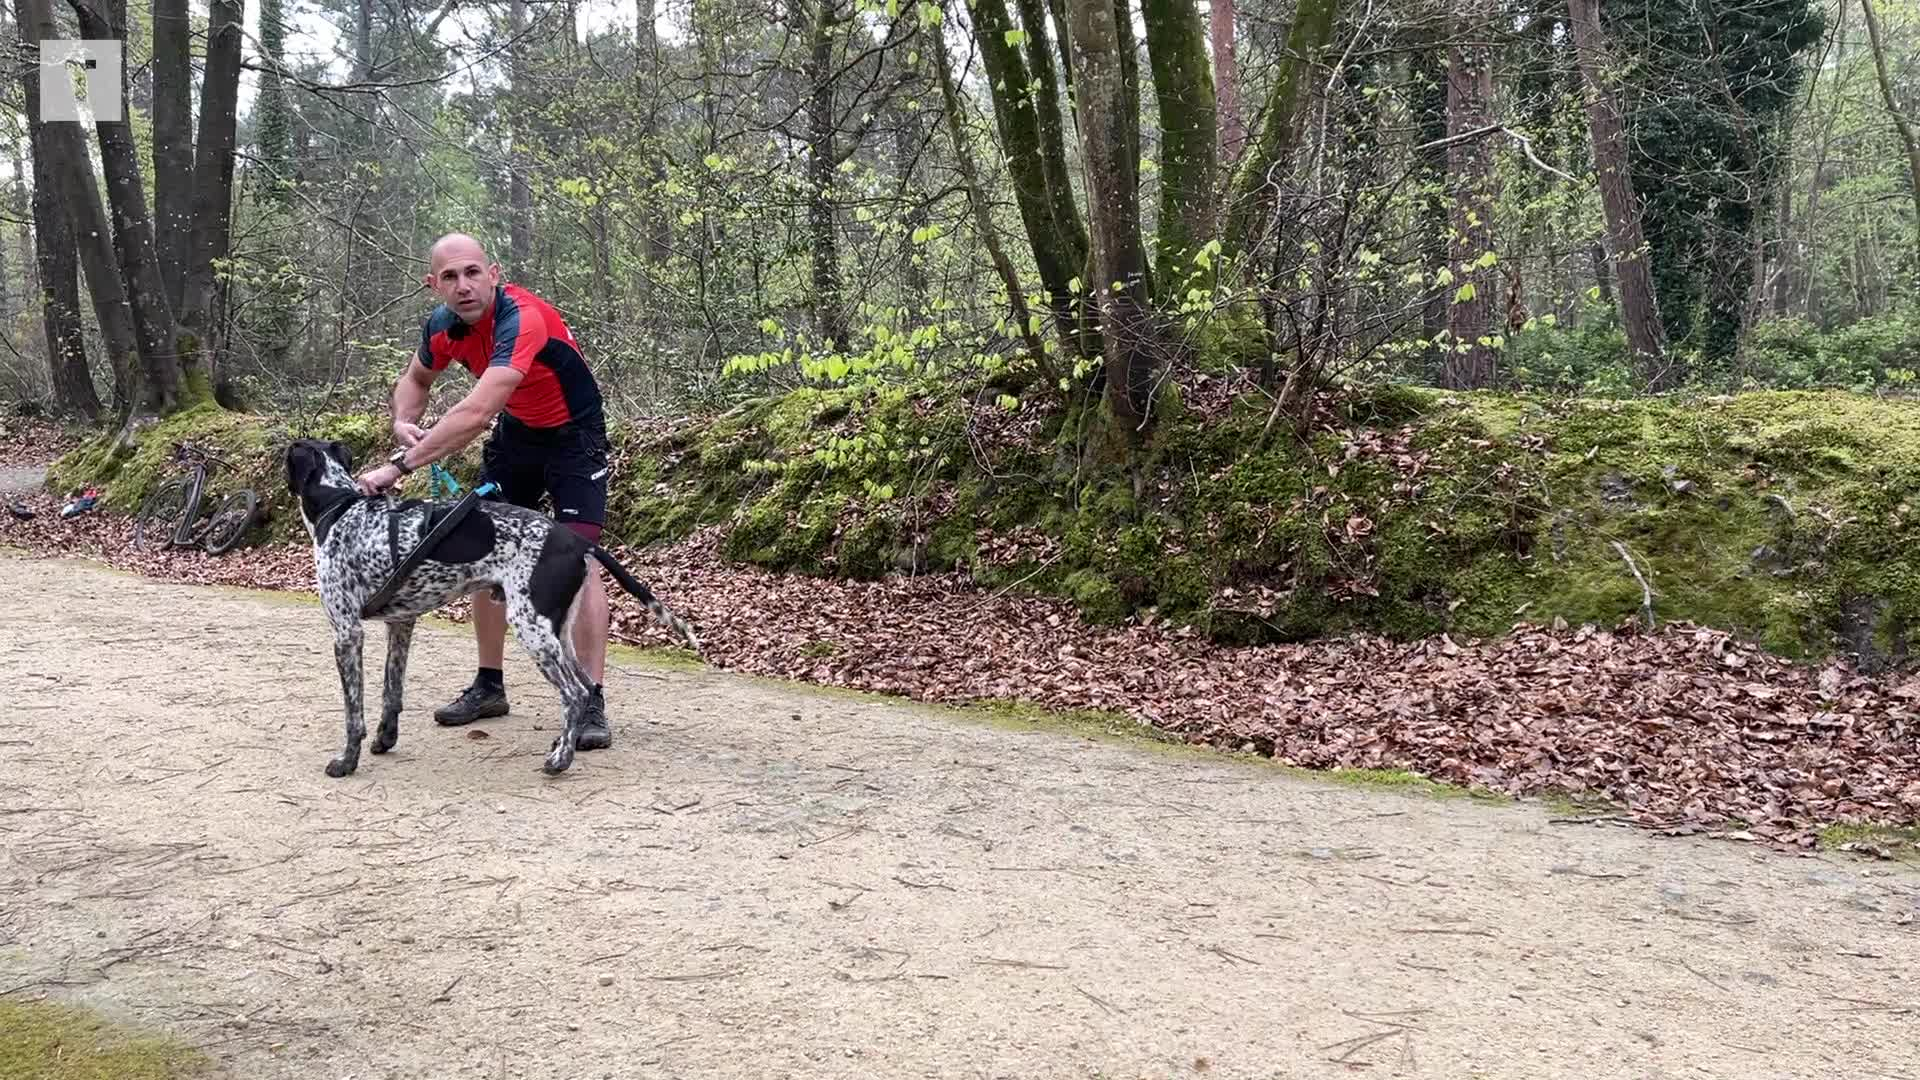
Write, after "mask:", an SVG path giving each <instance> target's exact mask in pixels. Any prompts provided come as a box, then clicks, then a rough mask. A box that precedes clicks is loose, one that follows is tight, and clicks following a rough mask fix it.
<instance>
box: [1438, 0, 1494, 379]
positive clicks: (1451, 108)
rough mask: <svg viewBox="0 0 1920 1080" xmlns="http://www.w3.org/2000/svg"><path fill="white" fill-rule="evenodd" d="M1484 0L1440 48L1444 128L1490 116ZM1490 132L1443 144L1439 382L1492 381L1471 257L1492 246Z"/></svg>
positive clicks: (1488, 285) (1484, 291) (1482, 274)
mask: <svg viewBox="0 0 1920 1080" xmlns="http://www.w3.org/2000/svg"><path fill="white" fill-rule="evenodd" d="M1485 7H1486V0H1479V2H1478V4H1477V5H1476V7H1474V8H1470V9H1469V10H1468V11H1467V12H1464V13H1463V17H1462V18H1461V20H1460V22H1459V25H1458V32H1457V35H1456V37H1457V39H1458V40H1456V43H1455V44H1454V45H1453V47H1452V48H1450V49H1448V50H1447V136H1448V137H1449V138H1452V137H1453V136H1456V135H1462V134H1465V133H1467V132H1470V131H1476V130H1479V129H1480V128H1483V127H1485V126H1486V125H1487V124H1489V123H1491V122H1492V118H1493V49H1492V47H1491V46H1489V45H1486V44H1483V43H1481V42H1479V41H1476V40H1473V39H1475V38H1479V37H1483V36H1484V33H1485V31H1484V28H1485V26H1486V25H1487V21H1486V20H1485V19H1484V18H1482V17H1481V16H1482V15H1484V13H1485ZM1493 145H1494V144H1493V140H1492V139H1491V138H1487V137H1482V138H1474V139H1462V140H1460V141H1459V142H1456V143H1453V144H1452V145H1450V146H1448V147H1447V181H1448V182H1447V187H1448V191H1449V194H1450V195H1451V198H1452V206H1453V242H1452V245H1451V250H1450V252H1449V254H1448V262H1449V264H1450V266H1451V268H1452V270H1453V273H1454V282H1455V285H1456V292H1455V294H1454V298H1453V305H1452V307H1451V308H1449V309H1448V312H1447V330H1448V335H1447V336H1448V342H1447V356H1446V360H1445V362H1444V363H1443V364H1442V365H1441V375H1440V379H1441V385H1443V386H1445V387H1446V388H1447V389H1449V390H1478V389H1484V388H1486V387H1490V386H1492V385H1493V378H1494V367H1495V354H1494V349H1493V346H1492V344H1491V342H1490V341H1489V340H1488V338H1489V336H1490V335H1491V334H1492V332H1493V327H1492V322H1493V319H1492V316H1493V288H1494V274H1493V271H1492V269H1491V268H1490V267H1485V266H1482V265H1480V264H1479V259H1480V258H1481V256H1483V255H1485V254H1486V253H1488V252H1491V251H1493V250H1494V237H1493V208H1494V197H1495V183H1496V180H1495V177H1494V171H1493Z"/></svg>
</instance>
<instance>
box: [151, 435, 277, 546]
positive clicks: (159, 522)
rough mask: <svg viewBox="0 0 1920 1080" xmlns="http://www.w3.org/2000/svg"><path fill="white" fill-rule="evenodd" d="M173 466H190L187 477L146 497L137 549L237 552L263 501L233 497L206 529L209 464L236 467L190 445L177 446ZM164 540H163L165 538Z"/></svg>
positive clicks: (244, 492) (242, 494) (243, 492)
mask: <svg viewBox="0 0 1920 1080" xmlns="http://www.w3.org/2000/svg"><path fill="white" fill-rule="evenodd" d="M172 460H173V461H174V462H175V463H176V464H178V463H186V462H190V465H189V468H188V471H187V473H186V474H185V475H184V476H176V477H174V478H173V479H171V480H168V481H167V482H166V483H164V484H161V485H160V487H159V488H158V489H157V490H155V491H154V493H153V494H152V495H149V496H147V501H146V502H145V503H144V504H142V505H141V507H140V514H139V517H137V518H136V519H135V520H134V524H133V546H134V547H136V548H139V549H140V550H142V551H146V550H151V549H152V548H155V547H157V548H161V549H165V548H170V547H200V548H204V549H206V552H207V554H209V555H224V554H226V553H227V552H229V551H232V550H233V549H234V547H235V546H236V545H238V544H239V543H240V538H241V537H242V536H244V535H246V532H247V529H248V528H249V527H250V526H252V525H253V523H254V517H255V515H256V513H258V511H259V508H260V498H259V496H258V495H256V494H254V492H253V489H251V488H241V489H240V490H239V491H235V492H231V493H229V494H228V495H227V496H225V497H224V498H222V499H221V500H220V501H219V502H218V503H216V504H215V505H214V508H213V513H212V514H211V515H209V516H208V517H207V520H206V522H205V524H202V523H201V511H202V509H203V504H202V501H201V500H202V499H203V498H204V497H205V495H206V493H207V474H208V473H209V472H211V471H212V470H211V468H210V467H209V466H210V464H212V465H221V466H225V467H226V468H227V469H229V470H233V471H237V470H234V469H233V465H232V464H231V463H229V462H227V461H225V460H224V459H222V458H221V457H219V456H218V455H217V454H214V453H213V452H211V451H208V450H204V449H201V448H199V447H196V446H189V445H188V444H186V443H174V444H173V458H172ZM162 536H164V537H165V539H164V540H161V539H159V538H160V537H162Z"/></svg>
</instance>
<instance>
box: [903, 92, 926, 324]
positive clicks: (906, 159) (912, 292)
mask: <svg viewBox="0 0 1920 1080" xmlns="http://www.w3.org/2000/svg"><path fill="white" fill-rule="evenodd" d="M893 113H894V123H893V159H894V168H895V170H896V171H897V173H898V175H899V182H900V196H901V198H903V199H905V200H906V202H907V213H906V226H907V231H906V235H904V236H902V237H901V243H900V260H901V263H902V264H903V265H904V266H905V268H906V285H907V295H908V296H910V297H913V298H914V299H915V300H929V299H931V298H932V295H933V282H932V281H931V279H929V278H928V277H927V260H926V259H925V258H924V257H923V256H921V254H920V249H919V245H918V244H915V243H914V242H913V234H914V233H915V232H918V231H919V230H921V229H923V228H925V227H926V225H927V223H928V222H929V221H931V220H933V214H932V208H931V200H929V199H928V198H927V193H926V190H925V189H924V187H922V185H921V184H919V183H918V182H917V179H918V178H917V177H916V176H915V173H916V172H918V171H919V170H918V169H917V168H916V165H917V164H918V160H919V156H920V146H921V144H922V142H923V141H924V139H925V135H926V133H925V128H924V124H925V121H926V113H925V112H924V111H919V110H914V111H909V110H906V109H902V108H898V107H895V108H894V109H893Z"/></svg>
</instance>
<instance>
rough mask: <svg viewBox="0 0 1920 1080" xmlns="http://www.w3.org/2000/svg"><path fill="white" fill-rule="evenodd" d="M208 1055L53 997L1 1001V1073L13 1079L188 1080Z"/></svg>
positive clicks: (201, 1071) (199, 1071)
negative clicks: (107, 1019)
mask: <svg viewBox="0 0 1920 1080" xmlns="http://www.w3.org/2000/svg"><path fill="white" fill-rule="evenodd" d="M209 1064H210V1063H209V1062H208V1060H207V1058H206V1057H205V1055H203V1054H201V1053H200V1051H198V1050H195V1049H194V1048H193V1047H191V1046H188V1045H187V1044H186V1043H184V1042H181V1041H180V1040H178V1039H174V1038H172V1037H168V1036H160V1035H150V1034H144V1033H141V1032H138V1031H133V1030H129V1029H126V1028H122V1027H120V1026H118V1025H115V1024H112V1023H109V1022H108V1021H106V1020H105V1019H103V1018H102V1017H100V1016H98V1015H97V1014H95V1013H93V1012H91V1011H89V1010H86V1009H82V1008H78V1007H76V1006H71V1005H61V1004H56V1003H53V1002H45V1001H41V1002H10V1001H0V1076H4V1077H7V1078H8V1080H187V1078H189V1077H193V1076H198V1075H203V1074H204V1070H205V1069H206V1067H207V1066H208V1065H209Z"/></svg>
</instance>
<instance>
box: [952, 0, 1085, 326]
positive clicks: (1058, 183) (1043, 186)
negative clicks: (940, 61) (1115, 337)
mask: <svg viewBox="0 0 1920 1080" xmlns="http://www.w3.org/2000/svg"><path fill="white" fill-rule="evenodd" d="M967 9H968V11H969V13H970V14H971V16H972V22H973V32H974V40H975V43H976V44H977V45H978V46H979V49H980V58H981V62H982V64H983V65H984V66H985V68H986V72H987V87H988V92H989V93H990V94H991V95H992V98H993V115H994V121H995V124H996V126H997V127H998V129H999V132H1000V143H1001V147H1002V149H1003V150H1004V151H1005V153H1006V158H1007V170H1008V172H1009V173H1010V174H1011V176H1012V180H1013V194H1014V201H1015V203H1016V205H1018V207H1019V209H1020V220H1021V222H1022V224H1024V225H1025V226H1026V230H1027V240H1028V243H1029V245H1030V246H1031V247H1032V248H1033V261H1034V268H1035V269H1036V270H1038V271H1039V274H1040V283H1041V285H1042V286H1043V287H1044V288H1045V289H1046V291H1047V296H1048V299H1049V302H1050V303H1051V305H1052V308H1053V315H1054V321H1055V323H1056V325H1057V326H1058V328H1059V332H1060V336H1061V340H1062V342H1063V343H1064V344H1065V345H1067V347H1068V348H1069V349H1071V350H1072V351H1073V352H1074V353H1075V354H1076V355H1080V356H1091V355H1093V354H1094V353H1095V352H1097V351H1098V343H1097V342H1096V341H1094V340H1093V339H1092V338H1091V335H1090V333H1088V334H1082V333H1081V329H1082V327H1081V326H1080V319H1079V318H1078V317H1077V316H1076V314H1075V312H1074V300H1075V295H1074V290H1073V288H1072V282H1073V279H1075V278H1077V277H1080V276H1081V275H1082V274H1083V273H1084V271H1085V269H1086V263H1087V251H1088V243H1087V234H1086V231H1085V228H1084V226H1083V225H1082V224H1081V221H1080V214H1079V209H1078V204H1077V203H1076V202H1075V201H1074V194H1073V190H1072V188H1071V187H1070V186H1069V183H1068V177H1067V175H1066V166H1065V161H1066V151H1065V141H1064V136H1063V135H1062V134H1061V130H1060V124H1061V117H1060V110H1059V109H1057V108H1056V109H1054V110H1053V111H1052V115H1051V116H1047V115H1045V113H1046V110H1045V109H1044V108H1038V107H1036V103H1037V102H1040V101H1044V100H1051V99H1049V98H1046V97H1043V96H1042V95H1045V94H1046V86H1047V84H1048V83H1049V82H1050V80H1048V79H1041V80H1040V83H1041V88H1040V92H1039V93H1038V94H1035V95H1029V94H1026V93H1025V92H1024V91H1023V88H1024V87H1026V86H1027V85H1029V83H1030V81H1031V80H1032V79H1033V78H1036V77H1037V76H1034V75H1029V73H1028V65H1027V63H1026V61H1025V60H1023V59H1022V57H1021V54H1020V50H1019V49H1017V48H1016V47H1014V46H1013V45H1012V44H1010V43H1009V42H1008V41H1007V34H1008V33H1009V32H1010V31H1012V30H1014V29H1015V27H1014V26H1013V23H1012V19H1011V17H1010V16H1009V15H1008V14H1007V5H1006V0H967ZM1045 27H1046V20H1045V19H1044V17H1042V18H1039V19H1036V20H1032V21H1030V22H1029V23H1028V31H1027V32H1028V33H1029V34H1034V33H1036V32H1040V31H1044V29H1045ZM1029 43H1030V44H1032V43H1033V42H1032V39H1031V38H1030V39H1029ZM1039 44H1040V46H1041V52H1042V53H1044V51H1045V43H1044V41H1042V42H1040V43H1039ZM1062 45H1063V47H1064V45H1065V42H1064V40H1063V42H1062ZM1069 66H1070V67H1071V64H1069ZM1050 67H1051V64H1050V63H1049V68H1050ZM1055 96H1056V97H1057V95H1055ZM1055 154H1057V155H1058V157H1057V159H1055V158H1054V155H1055ZM1051 160H1057V161H1058V162H1059V166H1058V169H1059V171H1058V173H1057V174H1055V173H1054V166H1053V165H1052V164H1050V163H1049V162H1050V161H1051Z"/></svg>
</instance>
